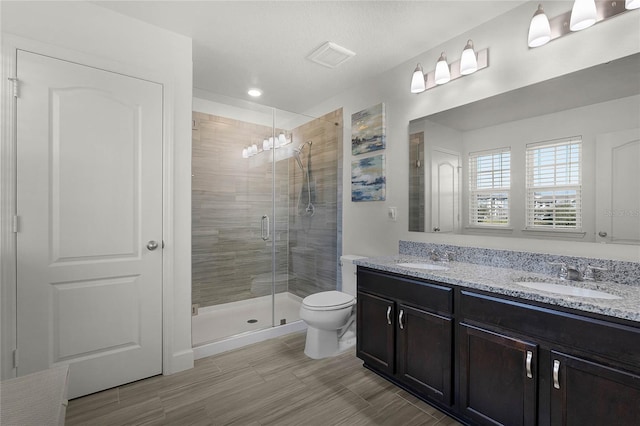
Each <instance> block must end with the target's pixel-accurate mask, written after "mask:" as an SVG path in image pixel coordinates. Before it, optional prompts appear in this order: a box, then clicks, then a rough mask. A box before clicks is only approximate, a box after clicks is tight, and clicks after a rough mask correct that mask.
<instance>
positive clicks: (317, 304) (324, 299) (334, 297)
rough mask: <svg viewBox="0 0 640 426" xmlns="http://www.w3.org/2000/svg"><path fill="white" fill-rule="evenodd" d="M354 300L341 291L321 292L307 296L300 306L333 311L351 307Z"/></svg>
mask: <svg viewBox="0 0 640 426" xmlns="http://www.w3.org/2000/svg"><path fill="white" fill-rule="evenodd" d="M354 300H355V298H354V297H353V296H351V295H350V294H347V293H342V292H341V291H322V292H320V293H315V294H312V295H311V296H307V297H305V298H304V300H303V301H302V304H303V305H304V306H306V307H307V308H309V309H312V310H333V309H341V308H346V307H348V306H352V305H353V302H354Z"/></svg>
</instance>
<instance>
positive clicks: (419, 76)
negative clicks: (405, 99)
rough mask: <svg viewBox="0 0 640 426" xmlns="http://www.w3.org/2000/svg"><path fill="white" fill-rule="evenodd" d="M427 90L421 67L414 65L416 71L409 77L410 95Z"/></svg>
mask: <svg viewBox="0 0 640 426" xmlns="http://www.w3.org/2000/svg"><path fill="white" fill-rule="evenodd" d="M425 90H427V83H426V81H425V79H424V71H422V65H420V64H418V65H416V69H415V71H414V72H413V77H411V93H421V92H424V91H425Z"/></svg>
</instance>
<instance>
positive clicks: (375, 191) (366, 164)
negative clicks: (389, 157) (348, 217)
mask: <svg viewBox="0 0 640 426" xmlns="http://www.w3.org/2000/svg"><path fill="white" fill-rule="evenodd" d="M384 161H385V158H384V155H374V156H373V157H367V158H363V159H360V160H354V161H352V162H351V201H384V200H385V195H386V194H385V191H386V178H385V175H384Z"/></svg>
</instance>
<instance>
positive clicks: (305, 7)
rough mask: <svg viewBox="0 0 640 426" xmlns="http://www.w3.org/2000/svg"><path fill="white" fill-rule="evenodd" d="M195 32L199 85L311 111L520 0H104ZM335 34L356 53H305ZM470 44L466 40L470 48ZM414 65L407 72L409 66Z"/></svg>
mask: <svg viewBox="0 0 640 426" xmlns="http://www.w3.org/2000/svg"><path fill="white" fill-rule="evenodd" d="M95 3H96V4H98V5H100V6H103V7H107V8H109V9H112V10H114V11H116V12H119V13H122V14H125V15H129V16H131V17H134V18H137V19H140V20H142V21H145V22H148V23H151V24H153V25H156V26H159V27H162V28H165V29H168V30H171V31H173V32H176V33H179V34H183V35H186V36H188V37H191V38H192V39H193V84H194V87H195V88H198V89H203V90H206V91H209V92H212V93H216V94H220V95H225V96H230V97H232V98H239V99H250V98H249V96H248V95H247V94H246V93H247V89H248V88H249V87H259V88H260V89H262V90H263V92H264V94H263V96H262V97H261V98H260V99H259V100H257V101H255V102H258V103H261V104H264V105H268V106H273V107H276V108H280V109H283V110H287V111H294V112H304V111H306V110H308V109H309V108H311V107H313V106H315V105H317V104H318V103H320V102H322V101H324V100H326V99H328V98H330V97H332V96H334V95H336V94H338V93H340V92H342V91H344V90H346V89H348V88H350V87H353V86H355V85H357V84H358V83H359V82H360V81H361V80H362V78H363V76H371V75H376V74H380V73H382V72H384V71H387V70H389V69H391V68H394V67H395V66H397V65H399V64H401V63H403V62H405V61H407V60H409V59H411V58H413V57H415V56H418V55H419V54H421V53H422V52H425V51H427V50H429V49H431V48H433V47H435V46H437V45H439V44H441V43H443V42H445V41H447V40H449V39H451V38H453V37H455V36H457V35H459V34H461V33H463V32H466V31H468V30H470V29H471V28H474V27H476V26H478V25H480V24H481V23H483V22H486V21H487V20H490V19H492V18H493V17H495V16H498V15H500V14H503V13H505V12H506V11H508V10H510V9H513V8H514V7H517V6H519V5H520V4H521V3H523V2H522V1H478V0H476V1H451V0H449V1H102V2H95ZM327 41H332V42H334V43H337V44H339V45H341V46H343V47H345V48H347V49H349V50H352V51H354V52H355V53H356V56H355V57H353V58H352V59H350V60H349V61H347V62H345V63H344V64H342V65H341V66H339V67H337V68H334V69H330V68H326V67H323V66H321V65H318V64H316V63H314V62H312V61H310V60H308V59H306V56H307V55H308V54H309V53H311V52H312V51H313V50H314V49H316V48H317V47H319V46H320V45H322V44H323V43H325V42H327ZM462 47H463V46H461V48H462ZM411 71H412V70H411V69H408V70H407V75H408V77H407V79H408V78H409V75H410V73H411Z"/></svg>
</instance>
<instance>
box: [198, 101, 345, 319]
mask: <svg viewBox="0 0 640 426" xmlns="http://www.w3.org/2000/svg"><path fill="white" fill-rule="evenodd" d="M193 119H194V129H193V158H192V174H193V177H192V302H193V303H195V304H199V305H200V307H204V306H211V305H218V304H223V303H228V302H234V301H239V300H245V299H248V298H251V297H258V296H264V295H266V294H269V293H270V292H271V273H270V272H271V244H272V243H273V242H275V244H276V291H277V292H283V291H289V292H291V293H294V294H297V295H299V296H302V297H304V296H306V295H308V294H310V293H315V292H317V291H321V290H325V289H335V286H336V269H337V254H336V253H337V252H336V250H337V229H336V223H337V147H338V135H340V134H341V128H342V113H341V111H339V112H338V111H336V112H335V113H332V114H328V115H327V116H325V117H323V118H322V119H317V120H313V121H312V122H309V123H307V124H305V125H302V126H300V127H298V128H296V129H293V130H292V135H293V143H292V145H291V146H292V147H297V146H298V145H300V144H301V143H302V142H304V141H307V140H312V141H313V143H312V147H311V176H310V177H311V179H310V180H311V189H312V195H311V197H312V202H313V203H314V205H316V209H315V214H314V215H313V216H312V217H306V216H305V217H301V216H299V215H297V214H296V211H295V210H296V205H297V201H298V197H299V193H300V186H301V185H302V180H301V178H302V173H301V171H300V169H299V167H298V166H297V165H296V163H295V161H294V160H293V158H288V159H285V160H281V161H278V162H277V163H276V167H275V173H276V188H275V205H276V211H275V217H276V220H275V223H273V222H274V220H273V217H272V204H271V193H272V173H273V170H272V167H271V162H270V161H267V160H268V157H269V153H263V154H259V155H257V156H255V157H252V158H250V159H243V158H242V157H241V155H240V153H241V151H242V148H243V147H244V146H246V145H248V144H249V143H259V142H260V141H262V139H263V138H264V137H265V136H269V135H271V134H272V128H271V127H268V126H261V125H256V124H252V123H247V122H242V121H238V120H233V119H228V118H224V117H218V116H213V115H209V114H204V113H199V112H194V113H193ZM335 123H338V124H337V125H336V124H335ZM307 148H308V147H307ZM307 148H305V152H304V155H303V162H304V164H305V166H306V164H307V156H306V153H307V151H306V149H307ZM305 184H306V183H305ZM305 191H306V187H305ZM302 201H303V202H304V206H305V207H306V205H307V197H306V195H305V198H304V200H302ZM301 205H302V202H301ZM263 214H266V215H269V217H270V218H271V221H272V223H271V238H270V240H269V241H267V242H265V241H263V240H262V239H261V238H260V232H261V218H262V215H263Z"/></svg>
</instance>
